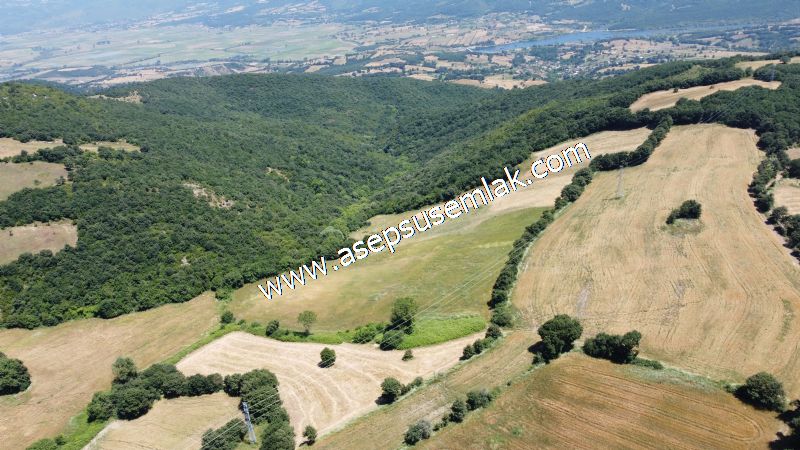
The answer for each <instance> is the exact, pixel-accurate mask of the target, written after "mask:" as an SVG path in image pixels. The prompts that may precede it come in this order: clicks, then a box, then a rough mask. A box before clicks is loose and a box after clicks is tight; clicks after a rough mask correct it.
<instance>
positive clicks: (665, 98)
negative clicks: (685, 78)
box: [631, 78, 781, 112]
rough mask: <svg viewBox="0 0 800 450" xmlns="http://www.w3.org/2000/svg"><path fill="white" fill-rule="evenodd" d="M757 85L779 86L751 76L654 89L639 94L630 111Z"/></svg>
mask: <svg viewBox="0 0 800 450" xmlns="http://www.w3.org/2000/svg"><path fill="white" fill-rule="evenodd" d="M748 86H759V87H762V88H765V89H778V88H779V87H780V86H781V82H780V81H761V80H754V79H752V78H745V79H742V80H734V81H727V82H724V83H717V84H713V85H711V86H695V87H690V88H686V89H678V92H673V91H672V89H668V90H665V91H656V92H651V93H649V94H645V95H643V96H641V97H640V98H639V99H638V100H636V101H635V102H633V104H631V111H633V112H636V111H641V110H643V109H645V108H649V109H650V111H657V110H659V109H665V108H671V107H673V106H675V104H676V103H678V100H680V99H682V98H686V99H689V100H700V99H701V98H703V97H706V96H709V95H711V94H715V93H717V92H719V91H735V90H737V89H740V88H743V87H748Z"/></svg>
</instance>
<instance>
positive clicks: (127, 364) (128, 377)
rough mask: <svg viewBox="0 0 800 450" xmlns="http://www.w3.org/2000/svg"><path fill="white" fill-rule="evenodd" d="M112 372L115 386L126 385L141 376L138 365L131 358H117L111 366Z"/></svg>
mask: <svg viewBox="0 0 800 450" xmlns="http://www.w3.org/2000/svg"><path fill="white" fill-rule="evenodd" d="M111 371H112V372H113V373H114V384H125V383H127V382H129V381H132V380H134V379H136V377H137V376H138V375H139V372H138V370H137V369H136V364H134V362H133V360H132V359H130V358H122V357H120V358H117V360H116V361H114V364H112V365H111Z"/></svg>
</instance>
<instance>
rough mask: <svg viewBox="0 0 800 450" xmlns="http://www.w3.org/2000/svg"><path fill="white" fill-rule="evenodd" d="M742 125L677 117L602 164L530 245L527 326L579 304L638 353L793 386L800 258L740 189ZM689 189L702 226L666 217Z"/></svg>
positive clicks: (594, 322) (756, 156)
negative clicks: (641, 146)
mask: <svg viewBox="0 0 800 450" xmlns="http://www.w3.org/2000/svg"><path fill="white" fill-rule="evenodd" d="M762 157H763V154H762V153H760V152H759V151H758V150H757V148H756V145H755V136H754V133H753V132H752V131H746V130H738V129H732V128H726V127H723V126H719V125H698V126H686V127H675V128H673V129H672V131H670V133H669V135H668V136H667V137H666V139H665V140H664V142H663V143H662V144H661V146H660V147H659V148H658V149H657V150H656V151H655V153H654V154H653V156H652V157H651V158H650V160H649V161H648V162H647V163H646V164H644V165H642V166H638V167H634V168H630V169H625V172H624V178H623V186H624V192H625V195H624V198H622V199H617V198H616V192H617V186H618V174H617V173H600V174H599V175H598V176H597V177H596V178H595V181H594V182H593V183H592V184H591V186H590V187H589V188H588V189H587V190H586V192H585V193H584V194H583V195H582V196H581V198H580V199H579V200H578V201H577V202H576V204H575V205H573V206H571V207H570V208H569V209H568V210H567V211H566V212H565V213H564V215H563V216H561V217H559V218H558V219H557V220H556V221H555V222H554V223H553V224H552V225H551V226H550V227H549V228H548V229H547V231H546V232H545V233H544V234H543V235H542V236H541V238H540V239H539V240H538V241H537V242H536V243H535V244H534V245H533V247H532V248H531V250H530V252H529V256H528V257H527V259H526V260H525V261H524V263H523V267H522V272H521V274H520V277H519V281H518V283H517V286H516V288H515V290H514V293H513V302H514V304H515V305H516V306H517V307H518V308H519V309H520V310H521V312H522V313H523V315H524V317H525V319H526V320H527V322H528V323H529V324H530V325H532V326H536V325H538V324H540V323H541V322H543V321H544V320H547V319H548V318H550V317H552V316H553V315H554V314H557V313H566V314H572V315H576V316H577V317H579V318H580V319H581V321H582V322H583V324H584V326H585V329H586V334H587V335H590V334H593V333H596V332H598V331H608V332H623V331H628V330H630V329H637V330H639V331H641V332H642V333H643V335H644V339H643V342H642V347H643V350H644V352H645V353H646V354H648V355H649V356H652V357H655V358H656V359H660V360H664V361H667V362H668V363H670V364H672V365H675V366H678V367H683V368H686V369H688V370H691V371H694V372H697V373H702V374H706V375H709V376H711V377H713V378H719V379H731V380H734V381H742V379H743V378H744V377H745V376H747V375H751V374H753V373H755V372H758V371H761V370H766V371H769V372H772V373H774V374H776V375H777V376H778V378H780V379H781V380H782V381H783V382H784V383H785V384H786V387H787V388H788V392H789V393H790V395H791V397H796V396H797V394H798V393H800V379H798V378H797V377H796V374H797V372H798V370H799V369H800V359H799V358H798V346H799V345H800V324H798V322H797V321H796V320H794V318H795V317H796V315H797V311H798V310H799V308H800V269H799V268H798V267H797V265H796V264H795V263H794V261H793V259H792V258H791V257H790V256H789V255H788V253H787V252H786V250H785V248H783V246H782V243H781V241H780V240H779V239H778V238H777V237H776V236H775V234H774V233H773V232H772V230H771V229H770V228H769V227H768V226H766V225H765V224H764V219H763V217H762V216H761V215H759V214H758V213H757V212H756V210H755V208H754V207H753V204H752V199H750V197H749V196H748V194H747V185H748V183H749V182H750V180H751V177H752V173H753V171H754V170H755V168H756V166H757V164H758V162H759V160H760V159H761V158H762ZM687 199H696V200H697V201H699V202H700V203H701V204H702V206H703V215H702V218H701V220H700V222H699V225H679V226H674V227H667V226H666V225H665V223H664V221H665V219H666V217H667V215H668V214H669V211H670V210H671V209H673V208H675V207H677V206H678V205H679V204H680V203H681V202H683V201H684V200H687Z"/></svg>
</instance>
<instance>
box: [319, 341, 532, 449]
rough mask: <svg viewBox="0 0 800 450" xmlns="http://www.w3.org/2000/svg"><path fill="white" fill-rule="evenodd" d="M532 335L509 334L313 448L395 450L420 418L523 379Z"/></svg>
mask: <svg viewBox="0 0 800 450" xmlns="http://www.w3.org/2000/svg"><path fill="white" fill-rule="evenodd" d="M535 336H536V333H535V332H532V331H530V330H517V331H512V332H510V333H508V335H506V337H504V338H503V339H502V340H501V341H499V342H498V343H497V344H496V345H495V346H494V347H493V348H492V349H490V350H488V351H487V352H484V353H483V354H481V355H478V356H475V357H473V358H472V359H470V360H469V362H468V363H466V364H462V365H459V366H456V368H455V369H454V370H452V371H451V372H449V373H448V374H447V375H445V376H444V377H442V378H441V379H438V380H437V381H435V382H433V383H431V384H429V385H426V386H424V387H423V388H422V389H419V390H418V391H415V392H413V393H411V394H410V395H409V396H408V397H407V398H403V399H401V400H400V401H398V402H396V403H394V404H392V405H389V406H386V407H382V408H380V409H379V410H377V411H374V412H372V413H371V414H368V415H366V416H364V417H361V418H359V419H357V420H355V421H354V422H352V423H350V424H348V425H347V426H346V427H345V428H342V429H341V430H338V431H336V432H334V433H331V434H330V435H327V436H325V437H324V438H323V439H322V440H321V441H319V442H317V444H315V445H314V446H315V447H319V448H326V449H343V448H346V449H348V450H356V449H365V450H372V449H376V448H398V447H400V446H401V445H402V443H403V434H404V433H405V432H406V429H407V428H408V426H409V425H410V424H412V423H414V422H416V421H418V420H420V419H427V420H429V421H431V422H432V423H434V422H435V421H437V420H439V419H441V417H442V415H444V414H445V412H446V411H448V410H449V409H450V405H451V404H452V403H453V400H455V399H456V398H459V397H461V398H463V397H464V395H465V394H466V393H467V392H468V391H470V390H474V389H483V388H487V389H491V388H494V387H496V386H499V385H502V384H505V383H506V382H507V381H508V380H512V379H515V378H517V377H519V376H520V375H522V374H524V373H525V372H526V371H527V370H528V369H530V367H531V358H532V355H531V354H530V353H529V352H528V347H529V346H530V345H531V343H533V342H534V341H535Z"/></svg>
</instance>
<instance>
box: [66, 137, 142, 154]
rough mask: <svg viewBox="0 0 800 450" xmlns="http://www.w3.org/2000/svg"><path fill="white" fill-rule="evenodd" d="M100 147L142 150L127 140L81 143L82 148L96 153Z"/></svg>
mask: <svg viewBox="0 0 800 450" xmlns="http://www.w3.org/2000/svg"><path fill="white" fill-rule="evenodd" d="M100 147H109V148H113V149H114V150H122V151H124V152H138V151H139V150H141V149H140V148H139V146H137V145H133V144H130V143H128V141H126V140H124V139H123V140H121V141H117V142H114V141H97V142H92V143H90V144H81V145H80V149H81V150H83V151H87V152H92V153H96V152H97V150H98V149H100Z"/></svg>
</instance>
